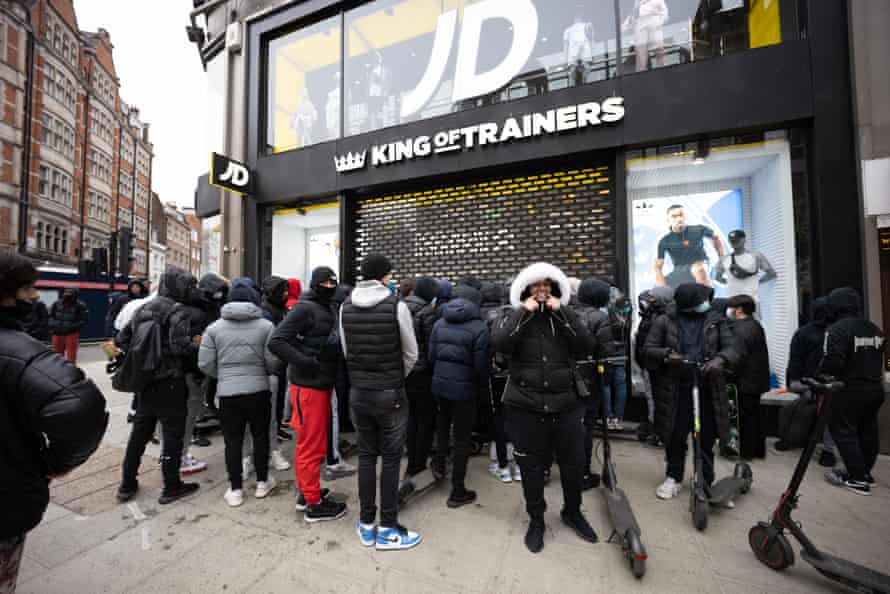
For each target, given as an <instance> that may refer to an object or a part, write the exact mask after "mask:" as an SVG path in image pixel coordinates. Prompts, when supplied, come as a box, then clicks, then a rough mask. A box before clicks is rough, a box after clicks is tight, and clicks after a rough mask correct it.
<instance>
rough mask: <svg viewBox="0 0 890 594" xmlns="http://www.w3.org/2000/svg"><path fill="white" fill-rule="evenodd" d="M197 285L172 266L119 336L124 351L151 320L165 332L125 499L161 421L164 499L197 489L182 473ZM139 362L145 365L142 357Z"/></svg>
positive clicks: (134, 432)
mask: <svg viewBox="0 0 890 594" xmlns="http://www.w3.org/2000/svg"><path fill="white" fill-rule="evenodd" d="M196 286H197V283H196V281H195V277H194V276H192V275H191V274H187V273H184V272H178V271H176V270H172V269H171V270H168V271H167V272H165V273H164V274H162V275H161V281H160V286H159V288H158V295H157V297H155V298H154V299H151V300H146V303H144V304H142V305H141V306H140V307H139V309H138V311H136V312H135V313H134V314H133V316H132V319H131V321H130V323H129V324H127V325H126V326H124V327H123V328H122V329H121V331H120V332H119V333H118V334H117V336H115V339H114V341H115V344H116V345H117V346H118V347H119V348H120V349H121V350H122V351H124V352H127V351H128V350H129V349H130V345H131V342H133V341H138V340H139V338H140V336H142V335H143V334H144V330H143V329H144V328H150V326H149V325H150V324H154V325H157V326H158V329H159V331H160V335H161V336H162V337H164V340H162V341H161V351H160V358H159V360H158V361H157V363H156V367H155V370H156V371H155V373H154V374H153V381H152V382H151V383H150V384H148V385H147V386H146V387H145V388H143V389H142V390H141V391H140V392H139V397H138V398H137V405H136V411H135V413H134V415H133V427H132V429H131V431H130V438H129V440H128V442H127V450H126V453H125V454H124V462H123V469H122V475H123V476H122V479H121V484H120V487H119V488H118V492H117V499H118V501H120V502H125V501H129V500H130V499H132V498H133V497H135V496H136V494H137V493H138V491H139V482H138V481H137V478H136V477H137V475H138V473H139V465H140V462H141V460H142V455H143V454H144V453H145V446H146V445H147V444H148V442H149V441H150V440H151V438H152V437H153V436H154V430H155V425H156V424H157V423H158V422H160V424H161V434H162V450H161V472H162V474H163V479H164V488H163V490H162V491H161V497H160V499H159V503H160V504H161V505H165V504H168V503H172V502H174V501H176V500H178V499H181V498H182V497H185V496H187V495H190V494H191V493H194V492H195V491H196V490H198V487H199V485H198V484H197V483H185V482H183V481H182V479H181V478H180V476H179V470H180V466H181V463H182V452H183V439H184V436H185V423H186V413H187V401H188V385H187V384H186V381H185V373H186V370H187V369H188V368H189V367H190V365H192V362H193V360H194V358H195V355H196V353H197V352H198V345H199V344H200V342H201V336H200V334H197V335H196V334H194V333H193V331H192V328H191V323H190V318H189V314H188V312H187V311H186V310H185V307H184V304H185V303H187V302H188V300H189V299H190V298H191V297H192V296H193V294H194V291H195V288H196ZM124 309H126V308H124ZM122 313H123V312H122ZM135 363H136V364H140V365H144V363H143V362H139V361H136V362H135Z"/></svg>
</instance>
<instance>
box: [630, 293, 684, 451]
mask: <svg viewBox="0 0 890 594" xmlns="http://www.w3.org/2000/svg"><path fill="white" fill-rule="evenodd" d="M673 299H674V290H673V289H672V288H670V287H653V288H651V289H646V290H645V291H643V292H642V293H640V295H639V297H638V298H637V308H638V309H637V311H639V313H640V323H639V324H637V334H636V336H635V337H634V344H633V353H634V362H635V363H636V364H637V365H639V367H640V371H641V373H642V377H643V381H644V382H645V384H646V405H647V409H648V417H647V419H646V422H645V423H640V425H639V427H638V428H637V437H638V438H639V439H640V441H645V442H646V443H648V444H649V445H652V446H656V447H657V446H660V445H661V439H660V438H659V437H658V434H657V433H656V432H655V425H654V423H655V398H654V397H653V395H652V386H654V385H655V383H656V381H655V374H656V372H655V371H653V370H651V369H646V364H645V363H644V358H643V347H644V346H645V345H646V337H647V336H649V330H651V329H652V324H654V323H655V320H657V319H658V317H659V316H661V315H662V314H664V313H665V312H666V311H667V306H668V304H669V303H670V302H671V301H673Z"/></svg>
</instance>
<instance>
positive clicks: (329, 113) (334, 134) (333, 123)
mask: <svg viewBox="0 0 890 594" xmlns="http://www.w3.org/2000/svg"><path fill="white" fill-rule="evenodd" d="M324 119H325V127H326V128H327V131H328V139H331V138H338V137H339V136H340V73H339V72H335V73H334V88H333V89H331V90H330V91H328V100H327V102H326V103H325V106H324Z"/></svg>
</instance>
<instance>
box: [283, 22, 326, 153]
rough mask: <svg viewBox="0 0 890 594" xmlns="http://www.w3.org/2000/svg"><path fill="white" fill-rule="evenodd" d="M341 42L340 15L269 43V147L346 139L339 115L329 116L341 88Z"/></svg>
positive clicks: (294, 146) (301, 145)
mask: <svg viewBox="0 0 890 594" xmlns="http://www.w3.org/2000/svg"><path fill="white" fill-rule="evenodd" d="M340 39H341V37H340V17H339V16H337V17H332V18H329V19H326V20H323V21H320V22H318V23H315V24H314V25H310V26H308V27H305V28H303V29H300V30H299V31H295V32H293V33H290V34H288V35H285V36H283V37H279V38H278V39H275V40H273V41H272V42H270V43H269V50H268V51H269V53H268V89H267V93H268V97H267V101H268V115H267V118H268V131H267V143H268V145H269V147H270V148H271V150H272V151H274V152H278V151H283V150H288V149H294V148H299V147H303V146H308V145H310V144H315V143H318V142H324V141H327V140H332V139H335V138H338V137H339V136H340V118H339V116H337V117H336V118H333V119H329V118H328V117H327V114H326V105H327V103H328V102H329V94H330V92H331V91H332V89H334V88H336V89H339V88H340V83H339V82H338V77H339V73H340V71H341V64H340V55H341V47H340ZM338 111H339V110H338Z"/></svg>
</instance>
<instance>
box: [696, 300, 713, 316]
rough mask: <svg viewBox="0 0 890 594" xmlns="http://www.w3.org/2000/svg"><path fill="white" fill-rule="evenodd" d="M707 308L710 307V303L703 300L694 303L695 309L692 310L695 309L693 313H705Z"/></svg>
mask: <svg viewBox="0 0 890 594" xmlns="http://www.w3.org/2000/svg"><path fill="white" fill-rule="evenodd" d="M709 309H711V304H710V303H709V302H707V301H703V302H701V303H699V304H698V305H696V306H695V310H693V311H695V313H705V312H706V311H708V310H709Z"/></svg>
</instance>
